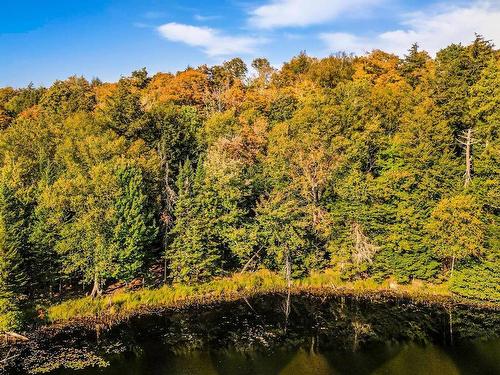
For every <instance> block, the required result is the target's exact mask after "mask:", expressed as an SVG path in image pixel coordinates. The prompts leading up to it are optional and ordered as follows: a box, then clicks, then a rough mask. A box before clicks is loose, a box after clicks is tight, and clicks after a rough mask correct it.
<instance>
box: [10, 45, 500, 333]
mask: <svg viewBox="0 0 500 375" xmlns="http://www.w3.org/2000/svg"><path fill="white" fill-rule="evenodd" d="M499 130H500V53H499V51H498V50H496V49H495V47H494V46H493V44H492V43H491V42H489V41H488V40H485V39H484V38H483V37H481V36H476V38H475V40H474V41H473V42H472V43H471V44H470V45H461V44H452V45H450V46H448V47H446V48H444V49H442V50H441V51H439V52H438V53H437V55H436V57H435V58H431V57H430V56H429V54H428V53H426V52H425V51H422V50H420V49H419V48H418V46H417V45H416V44H415V45H413V46H412V47H411V48H410V50H409V51H408V53H407V54H406V55H405V56H404V57H403V58H399V57H398V56H396V55H393V54H390V53H386V52H383V51H380V50H375V51H373V52H371V53H369V54H367V55H365V56H354V55H347V54H343V53H338V54H335V55H331V56H329V57H326V58H313V57H310V56H308V55H307V54H306V53H300V54H299V55H298V56H296V57H294V58H292V59H291V60H290V61H288V62H286V63H284V64H283V66H282V67H281V68H280V69H275V68H273V67H272V66H271V64H270V63H269V61H268V60H266V59H264V58H258V59H255V60H254V61H253V62H252V64H251V69H250V71H249V69H248V67H247V66H246V65H245V63H244V62H243V61H242V60H241V59H239V58H234V59H232V60H228V61H226V62H224V63H223V64H221V65H216V66H200V67H198V68H187V69H186V70H184V71H180V72H177V73H176V74H170V73H158V74H156V75H154V76H152V77H150V76H149V75H148V73H147V71H146V70H145V69H142V70H137V71H134V72H133V73H132V74H131V75H130V76H124V77H122V78H121V79H120V80H119V81H118V82H116V83H103V82H101V81H100V80H99V79H93V80H92V81H91V82H89V81H87V80H86V79H84V78H82V77H76V76H75V77H70V78H68V79H66V80H64V81H56V82H55V83H54V84H53V85H52V86H50V87H48V88H44V87H34V86H33V85H29V86H28V87H25V88H19V89H14V88H10V87H6V88H2V89H0V326H1V327H2V328H3V329H15V328H18V327H20V324H21V322H22V319H23V314H25V311H26V309H27V306H30V307H34V306H35V307H36V306H37V305H38V304H39V303H41V302H40V301H47V300H48V301H50V300H51V299H52V298H55V296H57V295H58V294H59V293H60V292H61V291H64V290H68V289H71V290H76V289H77V288H78V286H79V285H80V286H81V287H82V288H83V290H84V291H85V292H86V293H90V294H91V295H92V296H98V295H100V294H101V293H102V290H103V288H104V287H105V286H106V285H107V284H109V283H111V282H114V281H124V282H130V281H132V280H134V279H136V278H138V277H147V276H148V273H149V272H150V271H149V270H150V269H151V267H152V265H156V264H164V265H165V279H166V280H167V281H168V282H182V283H197V282H203V281H206V280H209V279H210V278H213V277H216V276H223V275H228V274H230V273H233V272H237V271H241V270H245V271H251V270H254V269H257V268H261V267H265V268H268V269H271V270H275V271H279V272H285V275H286V277H287V278H289V279H290V278H299V277H302V276H304V275H306V274H307V273H309V272H310V271H312V270H321V269H325V268H334V269H336V270H338V272H339V273H340V274H341V275H342V277H343V278H345V279H356V278H367V277H372V278H375V279H376V280H380V281H381V280H384V279H386V278H389V277H392V278H395V279H396V280H397V281H398V282H400V283H407V282H410V281H412V280H414V279H417V280H429V281H433V282H442V281H445V280H448V279H450V280H451V284H450V285H451V286H450V287H451V289H452V290H453V291H454V292H455V293H458V294H461V295H463V296H468V297H476V298H485V299H490V300H500V290H499V285H500V277H499V275H500V221H499V213H500V206H499V202H500V184H499V181H500V178H499V177H500V163H499V161H500V143H499V139H498V132H499Z"/></svg>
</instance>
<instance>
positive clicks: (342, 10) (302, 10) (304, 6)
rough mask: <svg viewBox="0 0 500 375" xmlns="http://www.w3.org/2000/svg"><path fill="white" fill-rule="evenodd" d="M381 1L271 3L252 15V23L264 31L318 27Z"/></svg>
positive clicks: (287, 0) (290, 0) (285, 0)
mask: <svg viewBox="0 0 500 375" xmlns="http://www.w3.org/2000/svg"><path fill="white" fill-rule="evenodd" d="M381 2H382V1H381V0H349V1H347V0H271V2H269V3H268V4H265V5H262V6H259V7H257V8H254V9H252V10H251V11H250V18H249V23H250V25H251V26H254V27H257V28H261V29H272V28H280V27H294V26H302V27H303V26H309V25H318V24H321V23H324V22H327V21H331V20H333V19H335V18H337V17H339V16H340V15H344V14H354V13H357V14H358V15H360V14H361V13H363V12H365V11H366V6H368V5H374V4H377V3H381Z"/></svg>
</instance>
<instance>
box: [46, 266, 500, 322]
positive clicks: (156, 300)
mask: <svg viewBox="0 0 500 375" xmlns="http://www.w3.org/2000/svg"><path fill="white" fill-rule="evenodd" d="M319 275H320V276H322V277H324V276H325V274H319ZM326 275H327V276H332V275H328V274H326ZM316 276H317V275H316ZM435 288H436V285H435V284H424V285H423V286H422V287H421V288H419V289H417V288H415V287H413V286H411V285H399V286H398V287H396V288H390V287H387V286H386V285H385V284H378V285H375V284H371V283H367V282H366V281H365V280H359V281H358V282H343V283H341V282H336V283H334V282H331V281H329V280H328V277H327V278H326V280H320V281H319V282H318V280H314V276H313V277H309V278H306V279H303V280H296V281H294V283H293V284H292V287H291V289H290V294H291V295H292V296H299V295H310V296H313V297H318V298H335V297H347V298H359V299H365V300H370V301H380V300H385V299H387V300H404V301H406V302H413V303H416V304H420V305H426V306H439V307H454V306H462V307H468V308H474V309H487V310H492V311H500V303H499V302H493V301H486V300H479V299H470V298H466V297H461V296H459V295H455V294H452V293H450V292H443V290H441V289H440V290H439V291H436V290H434V289H435ZM273 294H274V295H275V294H279V295H283V296H286V295H287V294H288V289H287V287H286V283H285V280H284V279H282V278H281V277H280V276H279V275H277V274H275V273H272V272H270V271H267V270H261V271H258V272H254V273H245V274H236V275H233V276H231V277H228V278H221V279H216V280H214V281H211V282H208V283H205V284H198V285H192V286H188V285H174V286H163V287H160V288H157V289H139V290H135V291H129V292H127V291H125V292H124V291H122V292H118V293H116V294H110V295H105V296H102V297H99V298H97V299H90V297H83V298H79V299H72V300H68V301H65V302H62V303H60V304H57V305H52V306H50V307H48V308H47V310H46V313H47V320H46V322H44V323H42V324H41V325H40V326H38V327H37V328H36V329H39V328H43V327H48V328H50V327H52V328H53V327H60V328H64V327H66V326H72V325H79V324H84V325H85V324H92V325H96V324H98V325H103V326H106V327H109V328H111V327H112V326H114V325H116V324H119V323H121V322H123V321H126V320H127V319H129V318H132V317H137V316H141V315H148V314H152V313H168V312H169V311H178V310H185V309H190V308H197V307H207V306H210V305H213V304H221V303H229V302H235V301H245V300H247V299H249V298H254V297H262V296H266V295H273Z"/></svg>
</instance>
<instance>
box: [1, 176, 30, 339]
mask: <svg viewBox="0 0 500 375" xmlns="http://www.w3.org/2000/svg"><path fill="white" fill-rule="evenodd" d="M23 216H24V214H23V207H22V204H21V203H20V202H19V201H18V199H17V198H16V197H15V195H14V191H13V190H12V189H11V188H10V187H9V186H8V185H7V184H6V183H5V182H2V183H1V185H0V331H9V330H15V329H18V328H19V327H20V325H21V322H22V314H21V298H22V296H23V294H24V292H25V289H24V288H25V286H26V280H27V279H26V275H25V273H24V264H23V250H24V248H25V247H26V245H27V240H26V238H25V236H26V222H25V217H23Z"/></svg>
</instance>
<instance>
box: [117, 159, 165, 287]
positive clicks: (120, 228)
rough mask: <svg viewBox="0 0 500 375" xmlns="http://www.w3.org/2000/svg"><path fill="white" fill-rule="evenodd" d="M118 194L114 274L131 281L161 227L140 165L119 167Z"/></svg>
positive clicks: (138, 271)
mask: <svg viewBox="0 0 500 375" xmlns="http://www.w3.org/2000/svg"><path fill="white" fill-rule="evenodd" d="M116 173H117V174H118V189H119V191H118V194H117V198H116V199H115V203H114V206H115V219H114V220H115V224H114V225H115V226H114V239H113V243H116V246H117V254H116V258H117V259H116V262H117V267H116V270H115V272H114V274H113V276H114V277H116V278H117V279H119V280H125V281H130V280H132V279H133V278H134V277H136V276H137V275H139V273H140V271H141V270H142V269H143V266H144V261H145V258H146V256H147V254H148V250H149V249H150V247H151V245H152V244H153V243H154V242H155V240H156V236H157V235H158V228H157V226H156V223H155V220H154V214H153V212H152V210H151V208H152V207H151V204H150V202H148V196H147V195H146V194H145V192H144V188H145V187H146V186H145V183H144V180H143V177H142V173H141V170H140V169H137V168H133V167H125V168H121V169H119V170H118V171H117V172H116Z"/></svg>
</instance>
